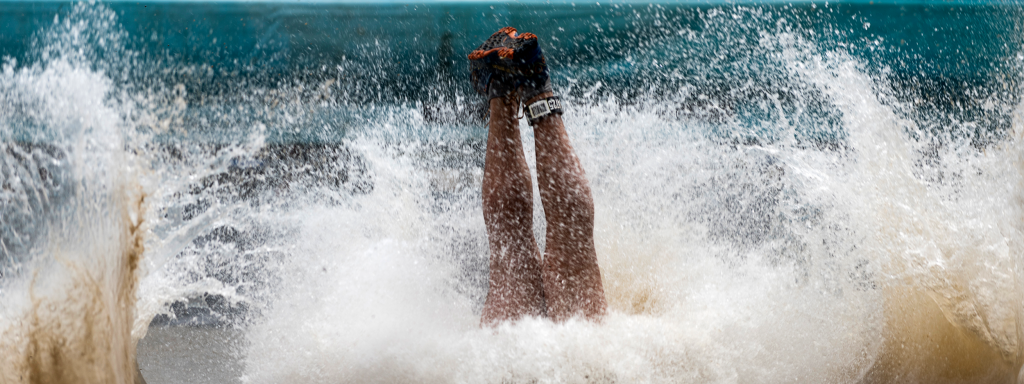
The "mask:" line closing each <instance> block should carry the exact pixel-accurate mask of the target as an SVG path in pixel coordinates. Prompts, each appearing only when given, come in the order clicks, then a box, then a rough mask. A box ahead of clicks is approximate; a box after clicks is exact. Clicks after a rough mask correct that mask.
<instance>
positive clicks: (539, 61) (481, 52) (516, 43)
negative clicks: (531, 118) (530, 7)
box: [469, 27, 550, 99]
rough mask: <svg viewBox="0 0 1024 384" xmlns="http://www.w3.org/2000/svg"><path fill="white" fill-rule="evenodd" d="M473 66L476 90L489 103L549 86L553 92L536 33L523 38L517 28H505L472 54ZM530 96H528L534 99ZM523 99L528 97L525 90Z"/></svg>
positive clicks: (470, 60) (472, 73) (471, 76)
mask: <svg viewBox="0 0 1024 384" xmlns="http://www.w3.org/2000/svg"><path fill="white" fill-rule="evenodd" d="M469 63H470V64H469V65H470V78H471V79H472V81H473V87H474V88H475V89H476V91H477V92H479V93H480V94H481V95H484V96H487V97H488V98H489V99H491V98H495V97H502V96H507V95H508V94H510V93H512V92H513V91H515V90H516V89H518V88H520V87H523V88H529V89H534V88H538V87H543V85H545V84H547V86H548V88H549V89H548V90H550V84H549V83H548V74H547V64H546V63H545V62H544V54H543V52H541V49H540V46H538V45H537V35H534V34H532V33H524V34H521V35H520V34H517V33H516V29H515V28H512V27H505V28H502V29H500V30H498V32H495V33H494V34H493V35H491V37H490V38H488V39H487V41H484V42H483V44H480V46H479V47H477V49H476V50H474V51H473V52H472V53H470V54H469ZM529 93H531V92H527V95H526V96H532V95H530V94H529ZM537 93H540V92H537ZM519 96H520V97H522V96H524V95H523V92H522V90H521V89H520V95H519Z"/></svg>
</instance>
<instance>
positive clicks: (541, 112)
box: [523, 96, 562, 125]
mask: <svg viewBox="0 0 1024 384" xmlns="http://www.w3.org/2000/svg"><path fill="white" fill-rule="evenodd" d="M523 112H524V113H523V114H525V115H526V118H527V119H528V120H529V121H530V125H534V124H536V123H537V122H538V121H540V119H542V118H544V116H547V115H550V114H552V113H557V114H559V115H561V114H562V98H561V97H558V96H551V97H548V98H546V99H540V100H537V101H535V102H533V103H532V104H530V105H525V106H523Z"/></svg>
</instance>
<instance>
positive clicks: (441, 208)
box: [0, 3, 1024, 383]
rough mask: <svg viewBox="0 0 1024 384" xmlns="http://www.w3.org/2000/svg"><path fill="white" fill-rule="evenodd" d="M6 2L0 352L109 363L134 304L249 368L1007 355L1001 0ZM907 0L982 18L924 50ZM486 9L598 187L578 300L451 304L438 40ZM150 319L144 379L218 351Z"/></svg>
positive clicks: (125, 335)
mask: <svg viewBox="0 0 1024 384" xmlns="http://www.w3.org/2000/svg"><path fill="white" fill-rule="evenodd" d="M19 4H20V3H16V4H13V5H4V6H8V7H12V9H13V7H17V6H22V7H26V8H25V9H28V11H31V12H36V13H35V14H40V15H44V16H39V17H40V18H42V19H45V20H47V23H45V25H46V26H45V27H40V30H39V31H34V33H36V37H35V39H34V43H32V45H31V46H27V47H25V48H24V49H23V51H17V49H15V48H10V47H9V48H8V49H7V50H5V51H3V52H5V53H4V54H7V55H9V56H8V57H7V58H5V59H4V60H5V62H4V65H3V68H2V70H3V72H2V74H0V101H2V105H3V106H4V108H3V109H2V111H0V139H2V141H0V178H2V179H0V182H2V191H0V201H2V207H0V213H2V216H0V225H2V228H0V252H2V254H0V256H2V258H0V335H2V338H0V378H2V382H4V383H8V382H10V383H44V382H45V383H57V382H76V383H81V382H88V383H127V382H132V381H133V380H135V375H136V369H135V359H136V356H135V354H136V343H139V342H140V340H142V341H141V343H142V344H145V343H146V342H147V332H148V333H149V334H150V335H153V334H154V332H155V333H157V334H158V336H150V337H161V338H162V339H161V340H165V339H166V338H170V339H175V338H178V339H180V340H179V341H178V342H181V343H193V344H196V343H199V342H201V341H202V340H201V339H200V338H201V337H204V336H189V335H193V334H196V335H203V334H206V333H203V332H205V331H203V332H199V331H197V332H198V333H189V331H186V330H189V329H191V330H196V329H199V330H215V329H222V328H226V329H230V330H232V332H237V333H238V334H239V335H240V336H239V338H240V339H241V341H240V342H238V343H237V345H235V346H234V348H235V349H236V351H235V352H229V353H228V354H229V355H230V356H227V357H223V356H222V357H218V358H219V359H221V360H216V359H214V361H210V362H206V363H205V364H209V365H212V366H217V365H225V366H228V365H232V364H235V363H237V365H238V367H237V370H236V371H233V372H234V373H232V375H229V376H230V377H227V378H221V379H217V380H229V381H236V382H237V381H240V382H247V383H277V382H303V383H307V382H308V383H336V382H360V383H365V382H381V383H391V382H440V383H449V382H458V383H479V382H495V383H497V382H543V383H548V382H552V383H554V382H559V383H560V382H580V383H583V382H588V383H589V382H609V383H611V382H702V383H732V382H736V383H760V382H763V383H780V382H829V383H832V382H835V383H852V382H864V383H889V382H922V383H938V382H1017V381H1019V380H1020V378H1019V377H1018V372H1019V370H1020V367H1021V364H1022V362H1024V360H1022V359H1024V357H1022V352H1024V351H1022V344H1021V342H1022V341H1021V335H1024V329H1022V328H1021V325H1020V324H1022V322H1021V321H1020V320H1019V319H1021V316H1024V313H1021V298H1022V295H1021V294H1022V293H1024V292H1022V288H1021V287H1019V286H1018V283H1017V281H1018V279H1019V278H1020V277H1021V276H1024V270H1022V268H1024V267H1021V266H1019V265H1018V264H1019V263H1018V260H1019V259H1020V258H1021V255H1022V251H1024V243H1022V241H1024V237H1022V233H1021V230H1022V228H1021V223H1022V221H1021V219H1022V216H1021V214H1022V213H1021V212H1020V207H1021V206H1022V200H1021V194H1020V191H1021V190H1022V188H1024V185H1022V180H1021V179H1020V175H1021V172H1022V167H1024V157H1022V152H1021V151H1020V150H1019V148H1018V144H1017V143H1018V141H1019V140H1021V134H1022V133H1021V132H1024V120H1022V119H1021V112H1022V111H1024V109H1022V106H1021V101H1020V92H1019V86H1018V85H1017V84H1018V83H1019V78H1020V75H1021V68H1020V67H1019V62H1020V59H1019V57H1020V53H1019V52H1024V50H1022V49H1021V44H1020V37H1021V36H1024V35H1022V34H1020V33H1019V31H1018V30H1017V29H1016V28H1018V27H1017V26H1018V25H1020V23H1019V21H1020V17H1019V15H1020V10H1019V7H1018V8H1013V7H1009V8H1004V6H997V5H986V4H979V5H973V6H971V5H965V6H961V8H960V9H958V10H953V9H950V10H949V11H946V10H945V8H944V7H938V6H929V5H920V4H918V5H884V6H883V5H880V6H877V7H869V6H867V5H856V4H854V5H844V4H838V5H836V4H832V5H826V4H817V3H808V4H807V5H801V6H797V7H793V6H773V5H770V4H765V5H758V6H744V5H735V6H678V7H672V6H666V5H657V4H650V5H649V4H632V5H630V4H612V5H604V6H602V5H599V4H588V5H579V6H577V5H575V4H572V5H568V4H562V5H538V4H532V3H531V4H504V5H499V6H498V7H496V8H495V7H490V6H484V5H480V4H465V5H463V4H459V5H452V4H449V5H433V4H431V3H424V4H419V5H410V6H405V5H381V6H375V5H330V4H327V5H323V4H322V5H302V6H299V5H285V4H261V5H253V6H252V8H251V9H250V10H249V11H250V12H253V14H255V15H257V17H242V18H241V19H240V20H239V21H238V22H237V23H235V22H234V21H233V19H231V20H229V19H228V17H229V15H232V13H231V12H234V11H233V10H236V8H232V7H236V6H234V5H225V4H220V5H196V6H195V7H194V8H191V9H190V10H189V12H192V16H189V18H192V17H195V20H193V22H191V24H189V22H187V21H181V22H180V23H182V24H181V25H182V26H186V25H187V26H188V28H191V29H188V28H180V30H181V31H185V30H186V29H188V30H189V32H172V30H175V31H177V30H178V29H175V28H177V27H175V28H170V27H168V26H166V25H162V24H156V25H155V26H154V24H146V23H147V22H146V20H157V19H156V18H155V17H156V16H152V17H151V16H149V15H150V13H153V14H154V15H174V12H176V11H175V7H177V6H175V5H172V4H165V3H147V5H145V6H144V8H145V9H137V6H136V5H134V4H133V5H128V4H120V3H115V4H111V5H96V4H78V5H75V6H73V7H71V9H70V10H58V9H50V8H46V7H43V6H39V7H40V8H39V9H36V8H31V7H30V6H28V5H24V4H21V5H19ZM901 6H902V7H917V8H914V9H915V10H917V11H919V12H931V14H933V16H934V15H938V16H935V17H937V18H940V19H941V18H942V17H946V18H957V17H968V16H970V17H975V18H974V19H970V20H968V22H964V25H965V26H967V27H969V28H967V29H965V30H964V31H967V30H970V28H974V30H975V31H977V30H979V29H980V30H981V31H980V32H957V33H960V34H963V36H961V35H953V34H949V35H942V36H944V38H947V40H943V41H944V44H945V45H944V48H948V49H950V50H956V49H959V48H963V47H961V46H960V45H958V44H962V43H963V41H976V40H977V39H978V36H981V35H983V36H989V37H991V36H994V35H998V36H1000V37H999V39H1003V40H998V39H997V40H995V43H993V44H990V45H983V46H980V47H975V48H973V49H975V50H974V51H970V52H973V53H963V55H969V54H971V55H975V56H962V58H963V63H960V62H954V61H955V60H954V61H943V60H945V59H943V57H945V56H944V55H943V54H939V53H936V52H932V51H931V50H930V49H931V48H930V47H931V46H932V45H930V44H934V43H933V41H932V40H927V39H925V38H924V37H921V38H920V39H924V40H927V41H924V42H922V41H917V40H913V39H912V37H913V36H911V35H908V34H906V33H904V29H899V28H897V27H899V26H900V23H907V22H908V21H907V19H906V18H903V19H901V18H900V17H904V16H894V15H898V14H900V12H902V11H900V8H899V7H901ZM150 7H152V8H150ZM886 7H888V8H886ZM28 11H26V12H28ZM1008 11H1009V12H1008ZM31 12H30V13H31ZM154 12H155V13H154ZM177 12H181V11H180V10H179V11H177ZM55 14H56V15H57V17H56V19H53V17H54V15H55ZM481 14H482V15H483V16H482V17H483V18H484V19H486V21H481V19H480V17H481V16H480V15H481ZM196 15H198V16H196ZM367 15H369V16H367ZM380 15H388V16H387V17H388V19H387V20H389V21H387V22H385V21H380V22H378V23H377V24H373V23H370V22H366V21H356V20H364V19H366V17H383V16H380ZM423 15H434V16H437V15H445V16H438V18H437V19H430V18H424V17H423ZM849 15H853V17H852V18H851V16H849ZM965 15H966V16H965ZM994 15H998V17H997V16H994ZM591 16H594V18H591ZM207 18H209V19H212V20H214V19H215V20H220V23H221V24H215V23H213V22H212V21H210V22H207V21H206V19H207ZM200 19H202V20H200ZM548 19H551V20H554V21H553V22H548V21H545V20H548ZM140 20H142V21H140ZM182 20H184V19H182ZM337 20H349V21H350V23H348V24H345V23H340V24H339V23H337ZM381 20H383V19H381ZM469 20H476V22H479V24H480V25H472V26H470V25H468V24H469V23H470V21H469ZM510 20H515V22H516V23H519V24H522V26H520V27H519V29H520V30H522V31H533V32H535V33H537V34H538V35H539V36H541V39H542V41H544V44H549V46H545V47H544V49H545V52H546V53H547V54H548V55H549V60H551V62H552V68H553V70H554V73H553V79H554V82H555V87H556V89H559V90H560V92H561V93H562V94H563V95H564V96H565V104H566V105H567V111H566V114H565V116H564V119H565V122H566V129H567V131H568V133H569V135H570V137H571V138H572V142H573V145H574V147H575V149H576V150H577V152H578V154H579V157H580V158H581V160H582V162H583V164H584V168H585V169H586V170H587V173H588V177H589V179H590V183H591V186H592V188H593V194H594V199H595V211H596V223H595V226H596V228H595V241H596V245H597V249H598V258H599V262H600V266H601V272H602V278H603V281H604V288H605V291H606V294H607V298H608V301H609V305H610V308H611V311H610V313H609V314H608V316H607V317H606V318H605V319H604V320H603V321H602V322H601V323H590V322H585V321H581V320H572V321H569V322H566V323H563V324H556V323H553V322H551V321H549V320H546V319H536V318H528V319H524V320H521V321H519V322H516V323H514V324H503V325H501V326H499V327H497V328H494V329H490V328H486V329H482V328H480V327H479V314H480V310H481V306H482V302H483V298H484V297H485V295H486V290H487V257H488V254H487V252H488V251H487V246H486V233H485V231H484V225H483V215H482V212H481V201H480V192H479V188H480V181H481V178H482V166H483V153H484V143H485V140H484V139H485V137H484V135H485V134H486V131H485V129H484V128H483V127H484V126H485V119H486V117H483V118H481V116H482V115H483V113H481V110H480V108H478V107H477V105H478V104H479V102H480V101H479V100H478V99H476V96H474V95H473V94H472V91H471V90H470V88H469V84H468V81H465V78H466V76H465V75H464V74H460V73H461V72H460V71H461V69H462V68H463V66H462V65H461V64H458V63H460V61H458V60H462V59H461V55H462V54H463V52H464V51H468V49H470V48H471V47H472V46H474V45H475V43H476V42H477V41H478V40H480V39H481V37H480V36H478V35H483V36H486V34H487V33H488V32H487V31H490V30H492V29H496V28H497V27H500V26H504V24H506V23H509V21H510ZM894 20H896V21H894ZM914 22H920V23H924V24H921V25H916V24H915V25H911V26H912V27H921V28H924V27H926V26H927V25H925V24H927V23H928V22H930V21H927V20H925V21H920V20H918V21H914ZM498 24H501V25H498ZM491 27H495V28H491ZM879 28H891V31H889V30H884V29H883V31H882V32H878V34H877V35H876V34H873V33H874V32H870V31H872V30H873V29H874V30H875V31H877V30H878V29H879ZM336 29H340V30H339V32H336V33H337V36H336V37H332V36H333V35H330V33H335V32H333V31H335V30H336ZM925 29H926V28H925ZM207 30H208V32H209V33H206V32H207ZM246 31H248V32H252V31H256V32H259V33H248V32H246ZM281 31H290V32H287V33H284V32H281ZM410 31H419V32H416V33H413V32H410ZM424 31H426V32H424ZM866 31H868V32H866ZM886 31H889V32H891V33H890V34H885V33H883V32H886ZM938 31H939V29H938V28H935V32H936V33H938ZM143 32H144V33H143ZM150 32H152V33H150ZM243 32H245V33H243ZM289 33H290V34H291V35H290V36H292V37H290V38H288V37H286V36H285V35H288V34H289ZM901 33H902V34H901ZM951 33H952V32H951ZM972 33H977V34H981V35H972ZM986 34H987V35H986ZM296 35H298V36H300V37H301V38H297V37H295V36H296ZM926 35H927V36H926ZM247 36H259V37H258V38H257V39H256V40H254V41H253V40H246V39H249V38H250V37H247ZM408 36H415V37H412V41H409V39H410V38H409V37H408ZM894 36H895V37H894ZM915 36H916V35H915ZM920 36H925V37H928V38H933V37H936V36H938V35H934V34H928V33H924V32H922V33H921V35H920ZM958 36H959V37H958ZM957 38H962V39H964V40H957ZM920 39H919V40H920ZM225 40H228V41H230V43H225ZM908 40H909V43H908ZM901 41H902V42H901ZM915 44H917V45H915ZM969 44H973V43H969ZM250 48H251V49H250ZM19 52H20V53H19ZM964 52H968V51H967V50H966V48H964ZM10 55H14V56H16V57H11V56H10ZM395 57H399V58H402V59H400V60H394V59H393V58H395ZM991 57H997V58H998V59H991ZM240 58H241V59H240ZM985 58H989V59H991V61H989V62H985V61H984V60H986V59H985ZM417 61H418V62H417ZM993 63H994V64H993ZM963 79H972V80H971V81H972V82H968V81H966V80H964V81H960V80H963ZM520 129H521V130H522V134H523V136H524V144H525V150H526V152H527V158H528V159H532V158H533V151H534V141H533V136H532V130H531V128H530V127H529V126H528V125H526V124H521V126H520ZM531 166H532V165H531ZM534 174H536V172H534ZM534 184H535V185H536V183H534ZM535 201H537V207H536V208H535V218H536V220H535V221H536V222H537V223H536V228H534V233H535V234H536V235H537V238H538V240H539V241H541V242H542V241H543V239H544V236H541V234H543V233H544V225H545V224H544V222H543V220H542V218H543V211H542V209H543V208H542V207H541V206H540V202H539V199H535ZM541 246H542V247H543V244H541ZM191 337H195V339H190V338H191ZM166 345H170V344H166ZM154 348H156V349H146V350H143V349H140V351H142V352H140V356H139V358H140V360H143V359H145V358H146V355H145V354H144V353H152V354H153V355H152V356H150V357H151V359H150V360H149V361H150V362H149V363H147V364H148V365H147V364H141V365H142V373H143V375H146V376H147V380H150V382H154V383H155V382H159V381H160V380H163V379H168V378H169V380H170V381H177V382H188V381H199V382H207V381H214V380H215V379H214V378H213V376H205V377H204V376H202V375H200V376H197V377H193V376H188V375H185V374H184V372H185V371H190V372H203V370H204V369H209V368H210V367H208V366H205V367H204V366H190V367H179V368H174V369H180V370H181V372H172V374H171V375H169V376H167V377H154V376H151V375H148V372H153V371H159V368H160V367H161V366H163V367H171V366H172V364H171V362H172V361H174V360H175V359H176V358H178V357H176V356H174V354H175V352H174V351H172V350H170V349H167V348H165V349H164V350H161V349H160V348H159V347H154ZM200 348H202V347H200ZM211 350H212V349H211ZM145 351H152V352H145ZM207 352H209V351H207ZM218 353H219V352H218ZM174 367H177V366H174ZM190 377H191V379H190Z"/></svg>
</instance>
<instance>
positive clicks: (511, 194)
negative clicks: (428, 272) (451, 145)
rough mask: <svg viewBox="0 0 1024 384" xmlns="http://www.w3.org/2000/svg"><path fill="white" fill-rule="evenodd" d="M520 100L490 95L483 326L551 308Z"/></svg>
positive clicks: (484, 193)
mask: <svg viewBox="0 0 1024 384" xmlns="http://www.w3.org/2000/svg"><path fill="white" fill-rule="evenodd" d="M518 105H519V103H518V102H517V101H515V100H514V98H512V99H506V98H503V97H498V98H492V99H491V100H490V109H491V121H490V128H489V131H488V133H487V154H486V158H485V160H484V161H485V163H484V179H483V211H484V223H485V224H486V226H487V241H488V243H489V245H490V251H491V255H490V258H491V260H490V266H491V270H490V278H489V283H490V289H489V290H488V291H487V301H486V302H485V303H484V310H483V315H482V316H481V317H482V318H481V322H482V323H483V324H484V325H495V324H497V323H499V322H502V321H507V320H516V319H519V318H521V317H523V316H544V314H545V308H546V307H545V303H544V300H545V299H544V287H543V285H542V280H541V266H540V259H539V258H540V251H539V249H538V248H537V241H536V240H535V239H534V238H533V183H532V182H531V180H530V170H529V168H527V165H526V155H525V154H524V153H523V143H522V139H521V138H520V136H519V124H518V120H517V119H516V117H515V116H516V112H517V108H518Z"/></svg>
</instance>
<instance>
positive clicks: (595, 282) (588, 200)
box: [526, 92, 608, 321]
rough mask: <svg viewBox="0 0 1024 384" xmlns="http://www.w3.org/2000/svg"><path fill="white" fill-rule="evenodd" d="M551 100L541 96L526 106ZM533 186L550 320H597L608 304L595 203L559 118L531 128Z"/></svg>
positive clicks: (547, 119) (545, 120) (539, 122)
mask: <svg viewBox="0 0 1024 384" xmlns="http://www.w3.org/2000/svg"><path fill="white" fill-rule="evenodd" d="M550 96H552V94H551V92H545V93H542V94H540V95H537V96H536V97H534V98H532V99H531V100H529V101H528V102H527V104H526V105H529V104H530V103H532V102H533V101H535V100H541V99H544V98H547V97H550ZM533 129H534V137H535V138H536V143H537V176H538V177H537V182H538V183H540V199H541V203H542V204H543V205H544V217H545V218H546V219H547V244H546V245H545V249H544V261H543V267H542V268H543V272H542V276H543V280H544V295H545V299H546V300H547V310H548V316H550V317H551V318H552V319H553V320H555V321H564V320H566V319H568V318H570V317H573V316H583V317H584V318H587V319H592V320H598V319H600V317H601V316H602V315H603V314H604V313H605V311H606V309H607V306H608V304H607V303H606V301H605V298H604V288H603V287H602V285H601V270H600V268H598V265H597V252H596V251H595V249H594V200H593V198H592V197H591V195H590V185H589V183H588V182H587V177H586V175H585V174H584V172H583V166H582V165H581V164H580V160H579V158H577V157H576V153H575V152H574V151H573V149H572V145H571V144H570V143H569V135H568V134H566V132H565V127H564V126H563V124H562V117H561V116H559V115H556V114H551V115H548V116H546V117H543V118H541V120H540V121H538V122H536V124H534V126H533Z"/></svg>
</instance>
